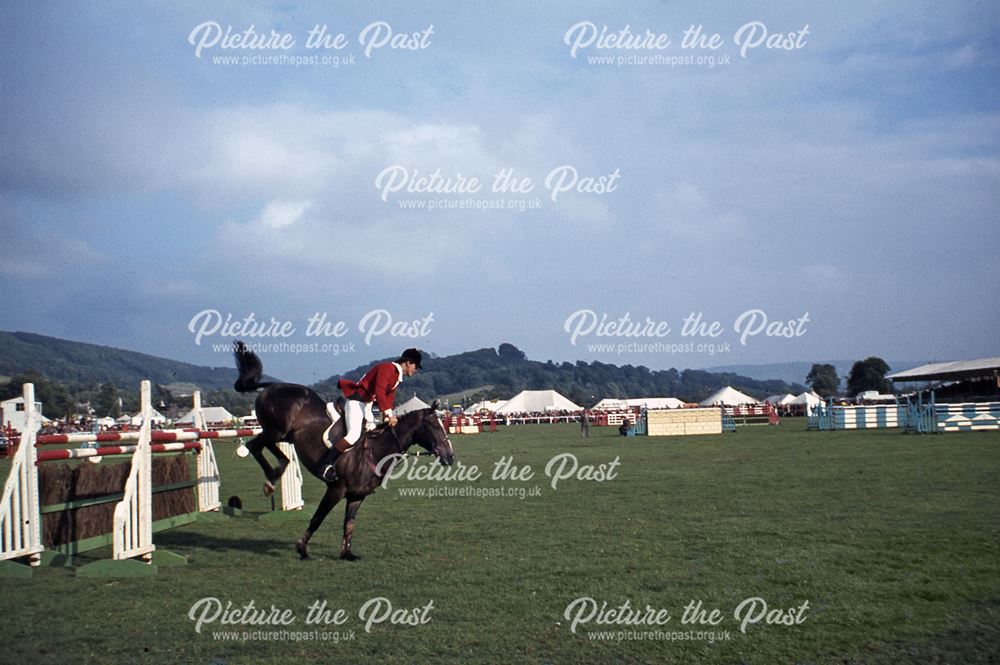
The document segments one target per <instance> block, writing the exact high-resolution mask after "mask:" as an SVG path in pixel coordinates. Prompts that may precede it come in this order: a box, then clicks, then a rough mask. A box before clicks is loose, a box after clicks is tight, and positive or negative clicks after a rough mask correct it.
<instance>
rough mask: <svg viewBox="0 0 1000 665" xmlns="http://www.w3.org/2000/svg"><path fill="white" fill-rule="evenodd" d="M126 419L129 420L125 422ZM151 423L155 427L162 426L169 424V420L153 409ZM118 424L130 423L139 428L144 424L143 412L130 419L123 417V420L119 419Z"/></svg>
mask: <svg viewBox="0 0 1000 665" xmlns="http://www.w3.org/2000/svg"><path fill="white" fill-rule="evenodd" d="M125 418H128V420H124V419H125ZM149 421H150V422H151V423H152V424H154V425H162V424H163V423H165V422H167V419H166V418H165V417H164V415H163V414H162V413H160V412H159V411H157V410H156V409H153V415H152V416H150V418H149ZM118 422H121V423H128V424H129V425H133V426H135V427H138V426H139V425H141V424H142V411H139V412H138V413H136V414H135V415H134V416H132V417H131V418H129V417H128V416H122V418H119V419H118Z"/></svg>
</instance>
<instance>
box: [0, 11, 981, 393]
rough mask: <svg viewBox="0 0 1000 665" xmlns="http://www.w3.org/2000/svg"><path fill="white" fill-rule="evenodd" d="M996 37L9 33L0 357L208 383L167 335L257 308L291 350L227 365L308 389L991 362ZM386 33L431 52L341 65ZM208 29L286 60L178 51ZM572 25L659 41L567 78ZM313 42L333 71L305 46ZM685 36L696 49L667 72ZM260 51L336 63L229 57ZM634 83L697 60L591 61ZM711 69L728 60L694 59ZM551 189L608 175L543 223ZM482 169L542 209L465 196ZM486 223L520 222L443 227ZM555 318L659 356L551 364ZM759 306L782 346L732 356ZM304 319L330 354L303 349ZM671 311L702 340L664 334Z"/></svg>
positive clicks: (208, 15)
mask: <svg viewBox="0 0 1000 665" xmlns="http://www.w3.org/2000/svg"><path fill="white" fill-rule="evenodd" d="M998 19H1000V9H998V8H997V6H996V5H995V4H993V3H987V2H982V3H950V4H947V5H940V4H931V3H912V2H890V3H878V5H877V6H873V3H853V4H849V5H837V6H836V7H820V6H808V5H806V4H804V3H799V2H788V3H781V2H774V3H769V2H757V3H748V4H746V5H744V6H743V7H739V6H737V5H734V4H733V3H725V4H721V5H720V6H715V7H712V6H708V7H706V6H703V4H702V3H663V2H645V3H642V2H640V3H629V4H628V5H627V6H625V5H623V4H620V3H561V4H559V5H555V4H547V5H546V6H545V7H541V6H539V5H538V3H517V2H507V3H489V4H488V5H487V4H483V5H481V6H471V5H470V6H466V4H465V3H455V4H453V5H452V6H445V5H444V4H442V3H422V2H411V3H363V4H362V3H350V4H349V3H337V4H332V3H331V4H321V3H301V4H299V3H278V4H266V3H244V2H231V3H193V2H191V3H150V4H147V5H142V4H130V5H126V6H124V7H122V6H118V7H115V8H113V9H112V8H110V7H109V6H106V5H104V4H102V3H89V4H79V5H67V4H66V3H58V4H57V3H51V4H47V3H31V4H30V5H29V4H27V3H22V4H20V5H19V6H17V7H14V8H10V7H8V8H6V9H5V10H4V12H3V15H2V16H0V27H2V29H3V34H4V35H5V40H4V44H3V45H2V46H0V48H2V58H0V86H2V88H0V89H2V95H0V154H2V156H3V159H2V160H0V237H2V238H3V240H2V242H0V278H2V280H3V284H4V288H3V289H0V329H5V330H27V331H32V332H39V333H43V334H50V335H55V336H59V337H65V338H69V339H74V340H80V341H87V342H93V343H99V344H109V345H113V346H120V347H123V348H128V349H133V350H138V351H144V352H149V353H154V354H158V355H164V356H167V357H171V358H176V359H180V360H186V361H190V362H195V363H199V364H211V365H223V364H229V358H228V357H227V356H225V355H223V354H222V353H221V352H217V351H213V349H212V345H213V343H214V344H219V343H225V342H226V341H227V340H228V339H229V337H226V336H224V335H223V334H222V333H221V331H217V332H215V333H208V332H206V334H205V335H203V336H202V337H201V339H200V340H198V339H196V334H195V333H193V332H192V331H191V330H190V327H191V322H192V320H193V319H194V317H196V315H198V314H199V313H200V312H204V311H216V312H219V314H220V315H221V316H223V317H225V316H227V315H228V316H230V317H231V318H232V319H243V318H244V317H246V316H248V315H249V314H250V313H251V312H252V313H253V314H254V316H255V318H256V319H258V320H270V319H272V318H273V319H275V320H277V321H279V322H288V323H289V325H291V327H293V328H294V329H295V332H294V333H293V334H292V335H291V336H290V337H287V338H273V337H267V336H264V335H263V334H261V335H257V336H253V335H251V336H249V338H248V339H249V341H254V342H261V343H266V342H274V341H285V342H288V343H295V344H317V345H320V344H327V345H328V347H326V349H325V350H324V349H322V348H317V349H315V350H304V351H302V350H300V351H299V352H295V351H293V350H290V349H287V348H286V349H272V350H271V351H265V352H264V353H262V355H263V356H264V362H265V367H266V368H267V369H268V371H269V372H270V373H272V374H276V375H279V376H283V377H285V378H288V379H292V380H301V381H313V380H316V379H319V378H323V377H325V376H328V375H329V374H331V373H333V372H336V371H341V370H344V369H347V368H350V367H354V366H356V365H359V364H363V363H365V362H367V361H368V360H370V359H372V358H376V357H382V356H386V355H391V354H395V353H398V351H399V350H400V349H402V348H404V347H405V346H411V345H416V346H419V347H421V348H424V349H428V350H430V351H433V352H435V353H439V354H448V353H455V352H459V351H464V350H470V349H475V348H481V347H484V346H496V345H497V344H499V343H500V342H504V341H507V342H511V343H514V344H515V345H517V346H518V347H520V348H522V349H523V350H525V351H526V352H527V353H528V355H529V357H531V358H535V359H540V360H546V359H553V360H577V359H583V360H594V359H597V360H602V361H604V362H610V363H615V364H625V363H629V364H633V365H636V364H642V365H646V366H649V367H653V368H666V367H680V368H684V367H703V366H712V365H722V364H735V363H757V362H779V361H786V360H805V361H810V360H819V359H828V358H845V357H846V358H852V357H854V358H861V357H865V356H868V355H873V354H874V355H881V356H883V357H887V358H900V359H903V358H905V359H912V360H935V359H936V360H943V359H959V358H972V357H981V356H987V355H1000V344H998V337H997V334H996V330H997V327H998V324H1000V313H998V312H1000V309H998V308H997V307H996V302H997V300H998V298H997V296H998V295H1000V270H998V268H997V261H996V248H997V241H998V240H1000V233H998V232H997V222H998V219H997V210H998V205H997V204H998V199H1000V186H998V185H1000V161H998V137H1000V132H998V129H1000V112H998V111H1000V92H998V90H1000V86H998V83H1000V76H998V73H1000V48H998V38H997V35H998V34H1000V31H998V27H1000V25H998V23H1000V20H998ZM379 21H381V22H384V23H385V24H386V25H387V26H388V27H389V29H391V30H392V34H393V35H396V36H399V35H401V34H402V35H404V37H405V36H409V37H410V39H408V40H406V39H404V42H409V43H410V45H415V44H416V43H417V42H419V41H420V40H419V39H418V37H417V36H419V35H420V34H422V33H424V32H425V31H426V30H427V29H428V28H432V32H430V33H428V34H427V36H426V37H425V38H424V39H423V48H416V49H402V48H400V49H392V48H390V46H389V45H388V44H387V45H386V46H383V47H381V48H375V49H374V50H373V51H372V53H371V56H370V57H366V56H365V53H364V48H363V46H362V45H361V44H359V43H358V39H359V36H360V34H361V32H362V31H363V30H364V28H365V27H366V26H369V25H371V24H372V23H375V22H379ZM754 21H758V22H760V23H761V24H762V25H763V26H764V27H766V29H767V31H768V34H773V33H786V34H795V33H796V32H797V31H801V30H802V29H803V28H804V27H805V26H808V34H806V35H805V36H804V37H803V39H801V40H800V41H801V44H800V48H797V49H790V50H784V49H767V48H765V46H764V45H760V46H758V47H756V48H752V49H749V50H748V52H747V54H746V57H741V55H740V48H739V46H738V45H736V44H735V43H734V37H735V34H736V33H737V31H738V30H739V29H740V27H741V26H744V25H745V24H747V23H750V22H754ZM205 22H215V23H217V24H219V25H220V26H221V27H222V29H225V28H226V27H227V26H231V27H232V29H233V32H236V33H239V32H243V31H244V30H246V29H247V28H249V27H250V26H251V25H253V26H254V29H255V30H256V32H257V33H264V34H267V33H270V31H271V30H274V31H276V32H278V33H280V34H289V35H291V36H292V38H293V39H294V40H295V45H294V46H293V47H292V48H290V49H287V50H268V49H257V50H252V49H245V48H244V49H241V48H230V49H223V48H221V46H219V45H216V46H210V47H206V48H205V49H203V51H202V54H201V57H196V54H195V47H194V46H193V45H192V44H191V43H189V36H190V35H191V34H192V31H193V30H194V29H195V28H196V26H199V25H201V24H203V23H205ZM580 22H590V23H592V24H593V25H594V26H595V27H596V28H597V29H598V30H599V29H600V28H601V27H603V26H607V28H608V31H609V32H618V31H620V30H622V29H624V28H625V27H626V26H628V28H629V30H630V31H631V32H632V33H633V34H638V35H645V34H646V31H647V30H648V31H650V32H651V33H653V34H654V35H659V34H661V33H665V34H666V35H667V37H668V38H669V39H670V41H671V44H670V45H669V46H668V47H666V48H663V49H658V50H657V49H623V48H603V49H602V48H597V46H596V45H593V44H592V45H591V46H588V47H584V48H581V49H580V50H579V51H578V53H577V54H576V57H573V56H572V54H571V52H570V47H569V46H568V45H567V44H566V43H565V38H566V35H567V32H568V31H569V30H570V28H571V27H572V26H574V25H576V24H578V23H580ZM324 24H325V25H327V26H328V30H329V32H331V33H334V34H337V33H343V34H344V35H345V39H346V40H347V45H346V46H345V47H344V48H343V49H340V50H336V51H326V52H321V51H319V50H316V49H307V48H306V47H305V40H306V37H307V34H308V32H309V31H310V30H311V29H312V28H313V27H314V26H316V25H324ZM699 24H700V25H702V26H703V29H704V32H706V33H718V34H719V35H720V39H721V40H722V41H723V44H722V46H721V47H719V48H718V49H715V50H708V49H696V48H682V45H681V38H682V33H683V32H684V30H685V29H687V28H688V27H689V26H691V25H699ZM369 34H372V33H369ZM744 34H746V33H744ZM282 54H283V55H286V56H289V57H298V58H305V57H309V56H316V57H321V56H329V55H336V56H338V57H339V58H341V59H343V61H349V59H350V58H352V57H353V58H354V63H353V64H344V65H343V66H338V67H333V66H332V65H330V64H327V65H322V64H302V65H299V66H295V65H292V64H273V65H253V64H246V65H244V64H241V62H240V60H239V59H240V58H243V57H252V56H268V57H270V56H275V55H282ZM655 56H662V57H665V58H669V57H673V58H682V57H689V58H691V60H692V62H690V63H684V64H679V63H675V65H674V66H669V65H667V64H662V63H661V64H631V62H622V63H621V65H620V66H619V64H618V62H617V60H615V59H617V58H619V57H622V58H626V57H644V58H647V62H649V61H651V60H652V59H653V58H654V57H655ZM709 56H711V57H713V58H716V59H717V61H718V62H719V63H720V64H718V66H712V67H709V66H708V64H707V63H706V62H704V61H703V62H701V63H699V62H697V61H696V59H697V58H699V57H700V58H707V57H709ZM219 57H234V58H236V59H237V62H236V64H223V63H222V62H220V61H219V60H218V59H217V58H219ZM602 57H610V58H612V64H601V63H600V62H599V61H597V60H596V58H602ZM727 58H728V62H725V60H726V59H727ZM393 166H395V167H401V168H403V169H405V170H406V171H407V172H408V173H412V172H413V171H414V170H416V171H419V172H420V173H422V174H430V173H432V172H434V171H435V170H439V171H440V173H441V174H442V176H443V177H445V178H447V177H457V176H458V175H461V176H464V177H466V178H468V177H478V178H479V179H480V181H482V182H483V183H484V186H483V188H482V189H481V190H480V191H479V192H478V193H475V194H469V195H466V194H456V193H444V194H424V193H407V192H406V191H401V192H395V193H388V194H386V196H385V199H386V200H383V196H382V192H381V191H380V190H379V189H378V188H377V187H376V178H377V176H378V175H379V173H380V172H382V171H383V170H384V169H386V168H389V167H393ZM560 166H571V167H572V168H573V169H575V170H576V172H577V174H578V176H579V178H588V177H593V178H595V179H598V178H600V177H602V176H603V177H605V182H607V178H608V176H610V175H611V174H613V173H615V172H617V173H618V174H619V176H618V177H617V178H616V179H615V180H614V181H613V182H614V183H615V186H614V187H613V188H612V191H605V192H603V193H601V192H595V191H568V192H565V193H562V194H560V195H559V196H558V197H557V198H556V200H552V199H551V196H550V191H549V190H548V189H547V188H546V187H545V180H546V176H547V175H548V174H549V173H550V172H551V171H552V170H553V169H555V168H556V167H560ZM503 169H512V170H513V171H514V172H515V173H516V174H517V175H518V176H519V177H528V178H531V181H532V182H533V184H534V189H533V190H532V191H531V192H530V193H527V194H496V193H493V192H491V191H490V185H491V184H492V181H493V176H494V175H495V174H496V173H497V172H498V171H500V170H503ZM584 189H586V188H584ZM494 199H501V200H503V201H513V202H514V203H515V204H516V203H517V202H521V203H522V204H524V205H525V207H526V209H525V210H524V211H520V210H518V209H490V210H482V209H475V208H472V209H470V208H465V209H455V208H449V207H447V206H449V205H457V204H458V203H460V202H461V201H462V200H465V202H466V204H467V205H468V204H476V205H483V202H484V201H488V200H494ZM432 201H433V202H437V203H438V204H440V207H441V208H443V209H437V210H428V209H426V206H427V205H429V203H430V202H432ZM421 202H422V203H421ZM529 203H533V204H536V205H538V207H537V208H533V209H530V208H529V206H528V204H529ZM404 205H424V206H425V208H424V209H419V208H412V207H410V208H405V207H403V206H404ZM506 205H510V203H509V202H508V203H507V204H506ZM380 310H384V312H385V313H386V314H383V315H373V317H375V318H378V319H379V320H380V321H386V320H388V319H387V317H391V319H392V322H393V323H395V324H397V326H396V328H395V332H396V333H397V334H396V335H393V334H392V328H391V327H390V328H389V329H388V330H386V331H385V332H383V333H381V334H378V335H373V336H372V337H370V338H369V339H368V340H366V338H365V334H363V333H362V332H361V331H360V330H359V324H360V323H361V321H362V320H363V319H364V317H365V316H366V314H369V313H370V312H376V311H380ZM581 310H583V311H587V312H593V313H594V315H595V316H596V317H598V318H600V317H602V316H606V317H607V319H609V320H616V319H620V318H621V317H623V316H625V315H626V314H628V317H629V319H630V320H632V321H638V322H640V323H643V322H647V321H648V322H651V323H652V324H655V325H653V326H647V329H649V328H651V327H652V328H655V327H656V325H659V324H661V323H664V324H665V326H666V327H669V328H670V332H669V333H666V334H661V335H659V336H656V335H650V334H642V331H641V330H639V331H635V330H633V331H632V332H633V334H632V335H631V336H621V335H615V334H607V335H603V336H601V335H598V332H597V330H596V329H595V330H593V331H591V332H590V333H589V334H586V333H585V334H582V335H580V336H578V338H577V340H576V344H573V343H572V341H571V335H570V333H569V332H567V330H566V327H567V320H568V319H569V318H570V317H571V316H572V315H573V314H574V313H575V312H579V311H581ZM752 310H759V311H760V312H761V314H760V315H759V316H758V320H762V317H764V316H766V317H767V320H768V322H769V323H775V322H778V324H775V326H774V327H773V328H772V332H775V333H781V332H789V331H790V330H793V329H795V330H794V332H798V333H799V334H798V335H796V336H793V337H784V336H779V335H775V336H767V334H766V329H765V330H762V331H761V332H760V333H759V334H757V335H754V336H752V337H749V338H747V340H746V342H747V343H746V344H745V345H744V344H741V343H740V335H739V334H738V331H736V330H735V329H734V325H735V322H736V321H737V320H738V319H739V317H740V316H741V315H742V314H743V313H745V312H748V311H752ZM317 312H319V313H326V314H327V318H328V320H331V321H343V322H344V325H345V326H346V328H347V330H346V332H345V333H344V334H343V336H341V337H330V338H323V339H320V338H318V337H316V336H310V335H307V334H306V325H307V321H308V319H309V318H310V317H312V316H313V315H314V314H316V313H317ZM692 312H701V313H702V315H703V318H704V319H705V320H708V321H718V322H719V324H720V327H721V332H720V333H719V334H718V335H717V336H716V337H704V338H696V337H693V336H690V335H684V334H682V332H683V331H682V324H683V320H684V318H685V317H687V316H688V315H689V314H691V313H692ZM806 314H808V321H807V322H806V323H804V324H799V325H798V326H797V328H796V326H795V325H787V324H790V323H792V322H797V321H799V320H800V319H801V318H802V317H803V316H804V315H806ZM428 317H432V320H430V321H429V322H427V323H425V324H423V325H418V322H424V321H427V320H428ZM368 320H369V321H371V320H372V318H369V319H368ZM744 320H746V319H744ZM781 322H784V323H785V324H786V325H779V324H780V323H781ZM640 328H642V326H640ZM662 329H663V328H662V327H661V331H662ZM605 332H609V333H613V331H607V330H605ZM408 334H416V335H417V336H416V337H410V336H407V335H408ZM244 336H246V335H244ZM198 341H200V344H199V343H197V342H198ZM332 344H337V345H338V346H337V347H336V348H334V347H333V346H332ZM594 344H611V345H612V346H611V347H605V348H598V347H596V346H593V345H594ZM727 344H728V348H727V346H726V345H727ZM352 345H353V346H352ZM619 345H621V346H619ZM629 345H631V346H629ZM637 345H638V346H637ZM686 345H691V346H690V348H688V347H687V346H686ZM699 345H701V346H699ZM709 345H714V346H713V347H712V348H709Z"/></svg>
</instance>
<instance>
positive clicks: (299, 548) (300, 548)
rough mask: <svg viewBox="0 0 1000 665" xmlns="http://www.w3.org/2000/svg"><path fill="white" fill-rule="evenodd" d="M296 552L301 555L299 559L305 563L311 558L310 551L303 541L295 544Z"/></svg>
mask: <svg viewBox="0 0 1000 665" xmlns="http://www.w3.org/2000/svg"><path fill="white" fill-rule="evenodd" d="M295 551H296V552H298V553H299V559H300V560H302V561H305V560H306V559H308V558H309V550H308V549H307V547H306V544H305V543H303V542H302V541H301V540H300V541H299V542H297V543H295Z"/></svg>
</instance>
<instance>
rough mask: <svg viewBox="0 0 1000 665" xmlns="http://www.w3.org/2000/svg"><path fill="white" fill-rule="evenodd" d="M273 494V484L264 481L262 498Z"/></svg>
mask: <svg viewBox="0 0 1000 665" xmlns="http://www.w3.org/2000/svg"><path fill="white" fill-rule="evenodd" d="M272 494H274V483H272V482H270V481H267V480H265V481H264V496H271V495H272Z"/></svg>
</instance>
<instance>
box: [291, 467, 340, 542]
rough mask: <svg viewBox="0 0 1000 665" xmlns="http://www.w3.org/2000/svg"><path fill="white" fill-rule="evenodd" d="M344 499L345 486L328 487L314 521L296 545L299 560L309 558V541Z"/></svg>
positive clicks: (317, 508)
mask: <svg viewBox="0 0 1000 665" xmlns="http://www.w3.org/2000/svg"><path fill="white" fill-rule="evenodd" d="M343 498H344V486H343V485H339V484H338V485H327V486H326V493H325V494H324V495H323V498H322V499H320V502H319V505H318V506H316V512H315V513H313V516H312V519H311V520H309V526H308V527H307V528H306V531H305V533H303V534H302V537H301V538H299V539H298V541H297V542H296V543H295V551H296V552H298V553H299V558H301V559H308V558H309V540H310V539H311V538H312V537H313V534H314V533H316V531H318V530H319V527H320V525H321V524H323V520H325V519H326V516H327V515H329V514H330V511H331V510H333V507H334V506H336V505H337V502H338V501H340V500H341V499H343Z"/></svg>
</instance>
